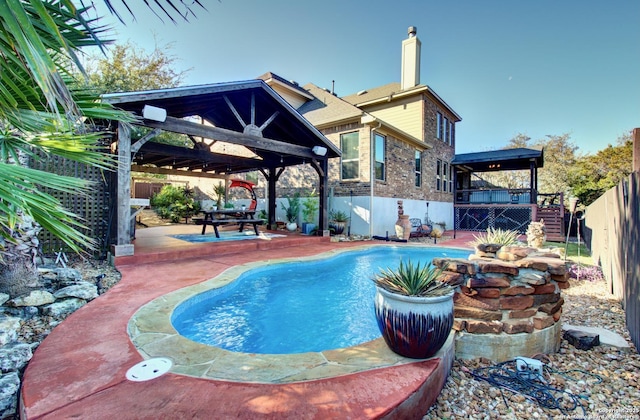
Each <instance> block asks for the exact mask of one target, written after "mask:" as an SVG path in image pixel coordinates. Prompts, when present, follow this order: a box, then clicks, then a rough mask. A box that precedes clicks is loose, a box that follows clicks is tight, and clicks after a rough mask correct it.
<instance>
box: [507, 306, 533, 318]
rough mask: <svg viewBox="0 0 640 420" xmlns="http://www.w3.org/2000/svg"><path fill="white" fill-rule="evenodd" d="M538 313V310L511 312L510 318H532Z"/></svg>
mask: <svg viewBox="0 0 640 420" xmlns="http://www.w3.org/2000/svg"><path fill="white" fill-rule="evenodd" d="M537 312H538V310H537V309H536V308H529V309H520V310H515V311H509V318H531V317H532V316H534V315H535V314H536V313H537Z"/></svg>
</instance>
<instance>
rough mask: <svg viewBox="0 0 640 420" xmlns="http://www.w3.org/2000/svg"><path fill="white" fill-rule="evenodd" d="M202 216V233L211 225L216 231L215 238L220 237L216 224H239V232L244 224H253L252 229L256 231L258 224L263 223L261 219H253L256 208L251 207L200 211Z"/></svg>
mask: <svg viewBox="0 0 640 420" xmlns="http://www.w3.org/2000/svg"><path fill="white" fill-rule="evenodd" d="M202 213H203V214H204V218H203V219H202V234H203V235H204V233H205V231H206V230H207V226H213V230H214V231H215V233H216V238H219V237H220V233H219V232H218V226H223V225H240V232H242V231H243V230H244V227H245V225H253V230H254V231H255V232H256V235H258V234H259V232H258V225H261V224H262V223H263V220H262V219H255V218H254V215H255V214H256V210H255V209H252V210H249V209H242V208H240V209H222V210H207V211H203V212H202Z"/></svg>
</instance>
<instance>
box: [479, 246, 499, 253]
mask: <svg viewBox="0 0 640 420" xmlns="http://www.w3.org/2000/svg"><path fill="white" fill-rule="evenodd" d="M501 248H502V245H500V244H479V245H477V246H476V250H478V251H480V252H490V253H494V254H495V253H496V252H498V251H499V250H500V249H501Z"/></svg>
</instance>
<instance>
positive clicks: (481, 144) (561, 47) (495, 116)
mask: <svg viewBox="0 0 640 420" xmlns="http://www.w3.org/2000/svg"><path fill="white" fill-rule="evenodd" d="M95 1H96V6H97V7H98V14H99V15H102V16H104V18H103V19H102V20H101V21H100V22H101V23H103V24H108V25H110V26H111V27H112V31H111V32H110V33H109V35H110V38H113V39H115V41H116V42H117V43H125V42H127V41H130V42H132V43H133V44H135V45H137V46H140V47H142V48H144V49H145V50H146V51H148V52H151V51H152V50H153V49H154V48H155V47H156V46H158V47H161V48H165V47H167V46H168V48H167V49H166V51H167V53H168V54H170V55H172V56H175V57H176V61H175V63H174V67H175V68H176V70H178V71H186V74H185V77H184V79H183V83H182V84H183V85H199V84H209V83H219V82H230V81H238V80H247V79H255V78H256V77H258V76H260V75H262V74H264V73H266V72H269V71H270V72H273V73H276V74H278V75H279V76H281V77H284V78H285V79H287V80H294V81H296V82H297V83H299V84H300V85H305V84H307V83H313V84H315V85H318V86H320V87H322V88H328V89H331V88H332V86H335V92H336V94H337V95H338V96H346V95H349V94H352V93H355V92H358V91H360V90H363V89H371V88H374V87H377V86H382V85H386V84H388V83H391V82H400V68H401V43H402V40H404V39H406V38H407V29H408V27H409V26H416V27H417V28H418V38H419V39H420V41H421V42H422V59H421V73H420V83H422V84H426V85H428V86H429V87H430V88H431V89H433V90H434V91H435V92H436V93H437V94H438V95H439V96H440V97H441V98H442V99H443V100H444V101H445V102H446V103H447V104H448V105H449V106H450V107H451V108H453V109H454V110H455V111H456V113H457V114H458V115H460V116H461V117H462V121H461V122H459V123H457V125H456V142H457V143H456V153H471V152H479V151H486V150H494V149H498V148H501V147H504V146H505V145H506V144H507V143H508V142H509V140H510V139H512V138H513V137H515V136H516V135H518V134H524V135H527V136H529V137H531V139H532V141H536V140H539V139H545V138H546V136H547V135H557V136H559V135H563V134H569V135H570V141H572V142H573V143H574V144H575V145H576V146H578V148H579V150H578V151H579V152H581V153H591V154H593V153H596V152H597V151H598V150H601V149H604V148H605V147H607V145H608V144H613V145H615V144H616V142H617V140H618V138H619V137H620V136H622V135H624V134H626V133H628V132H629V131H630V130H632V129H633V128H636V127H640V24H639V22H640V20H639V19H640V1H638V0H610V1H603V0H456V1H449V2H444V1H433V0H413V1H409V0H313V1H312V0H219V1H217V0H200V1H201V2H202V3H203V4H204V5H205V7H206V8H207V10H202V9H198V8H195V9H194V10H196V12H197V17H196V18H193V17H190V19H189V22H186V23H185V22H183V21H181V22H178V23H177V24H173V23H171V22H170V21H168V20H167V19H166V18H164V19H163V20H164V23H163V22H161V21H160V20H159V19H158V18H157V17H155V16H154V15H153V13H152V12H151V11H150V10H149V9H148V8H147V7H146V6H144V4H143V2H142V1H140V0H128V3H129V5H130V6H131V7H132V9H133V11H134V14H135V21H134V20H133V18H132V17H131V16H130V15H129V14H128V13H127V11H126V9H125V8H124V6H122V5H121V3H120V1H121V0H111V1H112V3H113V4H114V6H115V7H116V9H117V10H118V11H119V12H120V13H121V14H122V17H123V20H124V21H125V25H123V24H122V23H120V22H118V21H117V19H116V18H115V17H114V16H112V15H109V13H108V12H106V9H105V8H104V5H103V4H102V2H101V1H100V0H95ZM150 3H152V2H150Z"/></svg>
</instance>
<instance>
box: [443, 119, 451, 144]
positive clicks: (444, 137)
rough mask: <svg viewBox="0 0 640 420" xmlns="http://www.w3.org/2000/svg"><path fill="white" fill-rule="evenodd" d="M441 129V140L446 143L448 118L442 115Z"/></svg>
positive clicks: (447, 138) (447, 139)
mask: <svg viewBox="0 0 640 420" xmlns="http://www.w3.org/2000/svg"><path fill="white" fill-rule="evenodd" d="M442 131H443V132H444V133H443V135H442V141H443V142H445V143H448V141H449V119H448V118H447V117H444V122H443V124H442Z"/></svg>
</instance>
